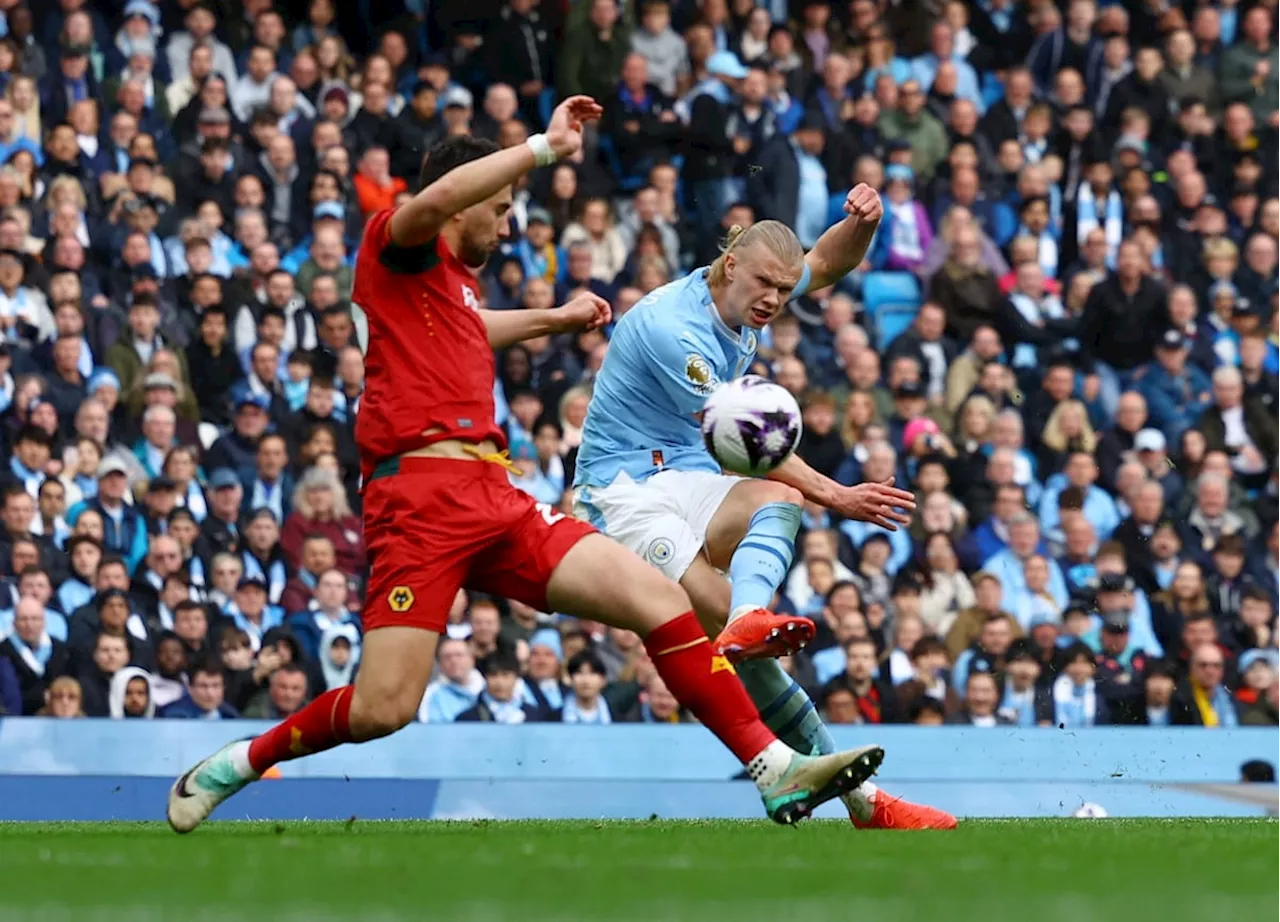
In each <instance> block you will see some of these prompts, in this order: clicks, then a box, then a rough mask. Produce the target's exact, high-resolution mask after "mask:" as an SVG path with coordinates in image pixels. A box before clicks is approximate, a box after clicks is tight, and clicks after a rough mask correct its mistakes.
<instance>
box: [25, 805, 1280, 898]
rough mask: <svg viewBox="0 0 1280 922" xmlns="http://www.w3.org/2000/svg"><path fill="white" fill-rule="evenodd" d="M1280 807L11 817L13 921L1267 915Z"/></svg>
mask: <svg viewBox="0 0 1280 922" xmlns="http://www.w3.org/2000/svg"><path fill="white" fill-rule="evenodd" d="M1277 841H1278V837H1277V826H1276V823H1275V822H1274V821H1270V820H1168V821H1165V820H1027V821H1022V820H1014V821H971V822H966V823H962V825H961V827H960V829H959V830H958V831H956V832H947V833H901V832H896V833H895V832H880V833H871V832H857V831H854V830H852V829H851V828H850V827H848V826H847V825H845V824H843V823H836V822H810V823H808V824H805V825H802V826H801V827H799V828H796V829H783V828H780V827H776V826H773V825H772V824H769V823H766V822H759V823H745V822H668V821H657V820H655V821H650V822H627V823H623V822H590V821H584V822H449V823H445V822H397V823H384V822H365V821H359V820H353V821H350V822H348V823H306V822H288V823H279V824H273V823H221V824H218V823H215V824H211V825H209V826H206V827H204V828H202V829H200V830H198V831H196V832H195V833H193V834H191V835H189V836H186V837H178V836H176V835H174V834H172V833H171V832H170V831H169V830H168V829H167V828H166V827H164V826H161V825H157V824H141V823H110V824H88V823H86V824H70V823H52V824H44V823H33V824H8V825H0V919H2V920H4V922H22V920H41V922H59V920H64V919H65V920H77V922H99V920H101V922H107V920H129V922H148V920H165V922H169V920H177V922H205V920H223V919H269V920H273V922H293V920H298V922H303V920H306V922H322V920H329V919H343V920H361V922H381V920H400V919H430V920H455V919H456V920H474V922H480V920H491V919H514V920H520V922H529V920H542V919H564V920H603V919H609V920H614V919H628V920H637V922H641V920H643V922H659V920H677V919H678V920H684V919H689V920H698V922H746V920H753V919H763V920H771V922H772V920H778V922H800V920H810V919H814V920H826V919H832V920H842V922H844V920H855V922H917V920H936V922H971V920H972V922H1001V920H1006V919H1009V920H1025V922H1105V920H1112V919H1114V920H1118V922H1146V920H1152V922H1180V920H1188V922H1217V920H1224V922H1225V920H1230V922H1253V920H1264V919H1267V920H1274V919H1275V918H1276V915H1277V912H1276V910H1277V861H1278V860H1280V852H1278V849H1277Z"/></svg>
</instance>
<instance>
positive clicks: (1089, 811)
mask: <svg viewBox="0 0 1280 922" xmlns="http://www.w3.org/2000/svg"><path fill="white" fill-rule="evenodd" d="M1071 815H1072V816H1074V817H1075V818H1076V819H1078V820H1104V819H1106V818H1107V810H1106V808H1105V807H1103V806H1102V805H1101V804H1094V803H1089V802H1088V801H1086V802H1085V803H1082V804H1081V805H1080V806H1078V807H1076V809H1075V812H1074V813H1072V814H1071Z"/></svg>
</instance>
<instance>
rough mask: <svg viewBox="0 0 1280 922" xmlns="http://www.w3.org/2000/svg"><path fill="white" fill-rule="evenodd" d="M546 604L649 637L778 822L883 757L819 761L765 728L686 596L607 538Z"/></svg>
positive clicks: (575, 552)
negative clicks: (749, 777) (798, 751)
mask: <svg viewBox="0 0 1280 922" xmlns="http://www.w3.org/2000/svg"><path fill="white" fill-rule="evenodd" d="M601 574H608V577H607V578H602V577H601ZM547 600H548V602H549V603H550V604H551V605H552V607H553V608H554V609H555V610H556V611H564V612H568V613H570V614H578V615H581V616H583V617H588V618H591V619H593V620H598V621H602V622H604V623H607V624H611V625H614V626H617V627H622V628H626V629H628V630H633V631H635V632H636V633H638V634H639V635H640V636H641V637H642V638H644V643H645V648H646V650H648V652H649V655H650V657H652V659H653V663H654V666H655V668H657V670H658V673H659V674H660V675H661V676H662V678H663V680H664V681H665V682H666V683H667V687H668V688H670V689H671V692H672V694H674V695H675V696H676V698H677V699H679V700H680V702H681V703H682V704H683V705H684V706H685V707H687V708H689V710H691V711H692V712H693V713H694V715H695V716H696V717H697V718H698V719H699V720H700V721H701V722H702V723H703V724H704V725H705V726H706V727H707V729H709V730H710V731H711V732H712V733H714V734H715V735H716V737H717V738H719V739H720V741H721V742H723V743H724V744H725V745H726V746H727V747H728V748H729V749H730V751H732V752H733V754H734V755H735V756H737V757H738V759H739V760H740V761H741V762H742V763H743V765H745V766H746V767H747V770H748V772H749V773H750V775H751V779H752V780H753V781H754V782H755V784H756V787H757V788H758V789H759V790H760V796H761V798H762V799H763V800H764V804H765V810H766V812H768V814H769V816H770V817H772V818H773V819H775V820H777V821H778V822H782V823H790V822H794V821H796V820H797V819H801V818H803V817H805V816H807V815H808V814H809V813H810V812H812V810H813V809H814V808H815V807H817V806H818V805H820V804H822V803H825V802H826V801H828V800H831V799H832V798H834V797H837V796H839V795H840V794H842V793H844V792H845V791H848V790H851V789H853V788H856V787H857V786H858V785H859V784H861V783H862V782H863V781H865V780H866V779H867V778H868V777H870V776H871V774H873V773H874V771H875V770H876V768H877V767H878V766H879V764H880V760H881V759H882V758H883V752H882V751H881V750H880V748H879V747H877V746H867V747H862V748H859V749H855V750H850V751H847V752H842V753H835V754H830V755H823V756H816V757H815V756H808V755H801V754H799V753H797V752H795V751H793V750H792V749H790V748H789V747H787V746H786V745H785V744H783V743H781V742H780V741H779V740H778V739H777V738H776V737H775V736H774V734H773V733H772V732H770V731H769V729H768V728H767V727H766V726H765V725H764V724H763V723H762V722H761V720H760V716H759V714H758V713H757V712H756V709H755V708H754V707H753V706H752V704H751V701H750V699H749V698H748V697H747V695H746V692H745V691H744V690H743V688H742V684H741V683H740V682H739V681H738V680H737V676H736V674H735V670H734V667H733V665H732V664H731V663H729V661H728V660H727V659H725V658H724V657H723V656H721V655H718V654H716V653H715V652H714V651H713V650H712V647H711V643H710V641H709V640H708V638H707V635H706V633H705V632H704V631H703V630H702V627H701V626H700V625H699V623H698V619H697V617H696V615H695V614H694V612H693V611H692V609H691V607H690V602H689V598H688V596H687V595H686V594H685V592H684V591H683V590H682V589H681V588H680V587H679V586H678V585H676V584H675V583H673V582H671V581H670V580H668V579H666V578H665V577H664V576H662V574H661V573H659V572H658V571H657V570H655V569H653V568H652V567H650V566H649V565H648V564H646V563H645V562H644V561H642V560H641V559H640V558H639V557H637V556H635V555H634V554H632V553H631V552H630V551H628V550H626V549H625V548H623V547H622V546H621V545H620V544H617V543H615V542H613V541H611V540H609V539H608V538H605V537H604V536H602V535H589V536H587V537H585V538H583V539H582V540H580V541H578V542H577V543H576V544H575V545H574V546H573V547H572V548H571V549H570V550H569V551H568V553H566V554H565V556H564V558H563V559H562V560H561V561H560V563H559V565H558V566H556V568H555V570H554V572H553V574H552V577H551V581H550V584H549V585H548V587H547Z"/></svg>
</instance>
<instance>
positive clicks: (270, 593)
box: [240, 550, 289, 605]
mask: <svg viewBox="0 0 1280 922" xmlns="http://www.w3.org/2000/svg"><path fill="white" fill-rule="evenodd" d="M240 559H241V560H242V561H243V562H244V578H245V579H260V580H262V581H263V582H264V583H266V584H267V599H268V600H269V601H270V602H271V604H272V605H279V604H280V596H282V595H284V587H285V584H286V583H287V582H288V581H289V574H288V571H286V570H285V566H284V561H283V560H272V561H270V562H269V563H268V564H267V565H266V566H265V567H264V566H263V565H262V561H260V560H258V558H257V557H255V556H254V555H253V552H252V551H249V550H246V551H245V552H244V553H243V554H241V555H240Z"/></svg>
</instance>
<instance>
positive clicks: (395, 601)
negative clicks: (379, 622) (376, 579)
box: [387, 586, 416, 615]
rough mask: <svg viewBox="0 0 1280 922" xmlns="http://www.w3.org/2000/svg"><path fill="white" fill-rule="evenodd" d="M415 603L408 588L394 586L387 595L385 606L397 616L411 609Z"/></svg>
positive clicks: (411, 591)
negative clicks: (389, 607) (388, 606)
mask: <svg viewBox="0 0 1280 922" xmlns="http://www.w3.org/2000/svg"><path fill="white" fill-rule="evenodd" d="M415 601H416V600H415V598H414V595H413V590H412V589H410V588H409V587H408V586H396V587H395V588H394V589H392V590H391V591H390V592H388V593H387V604H388V605H390V606H391V610H392V611H393V612H395V613H396V614H397V615H400V614H404V613H405V612H407V611H408V610H409V609H411V608H413V603H414V602H415Z"/></svg>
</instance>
